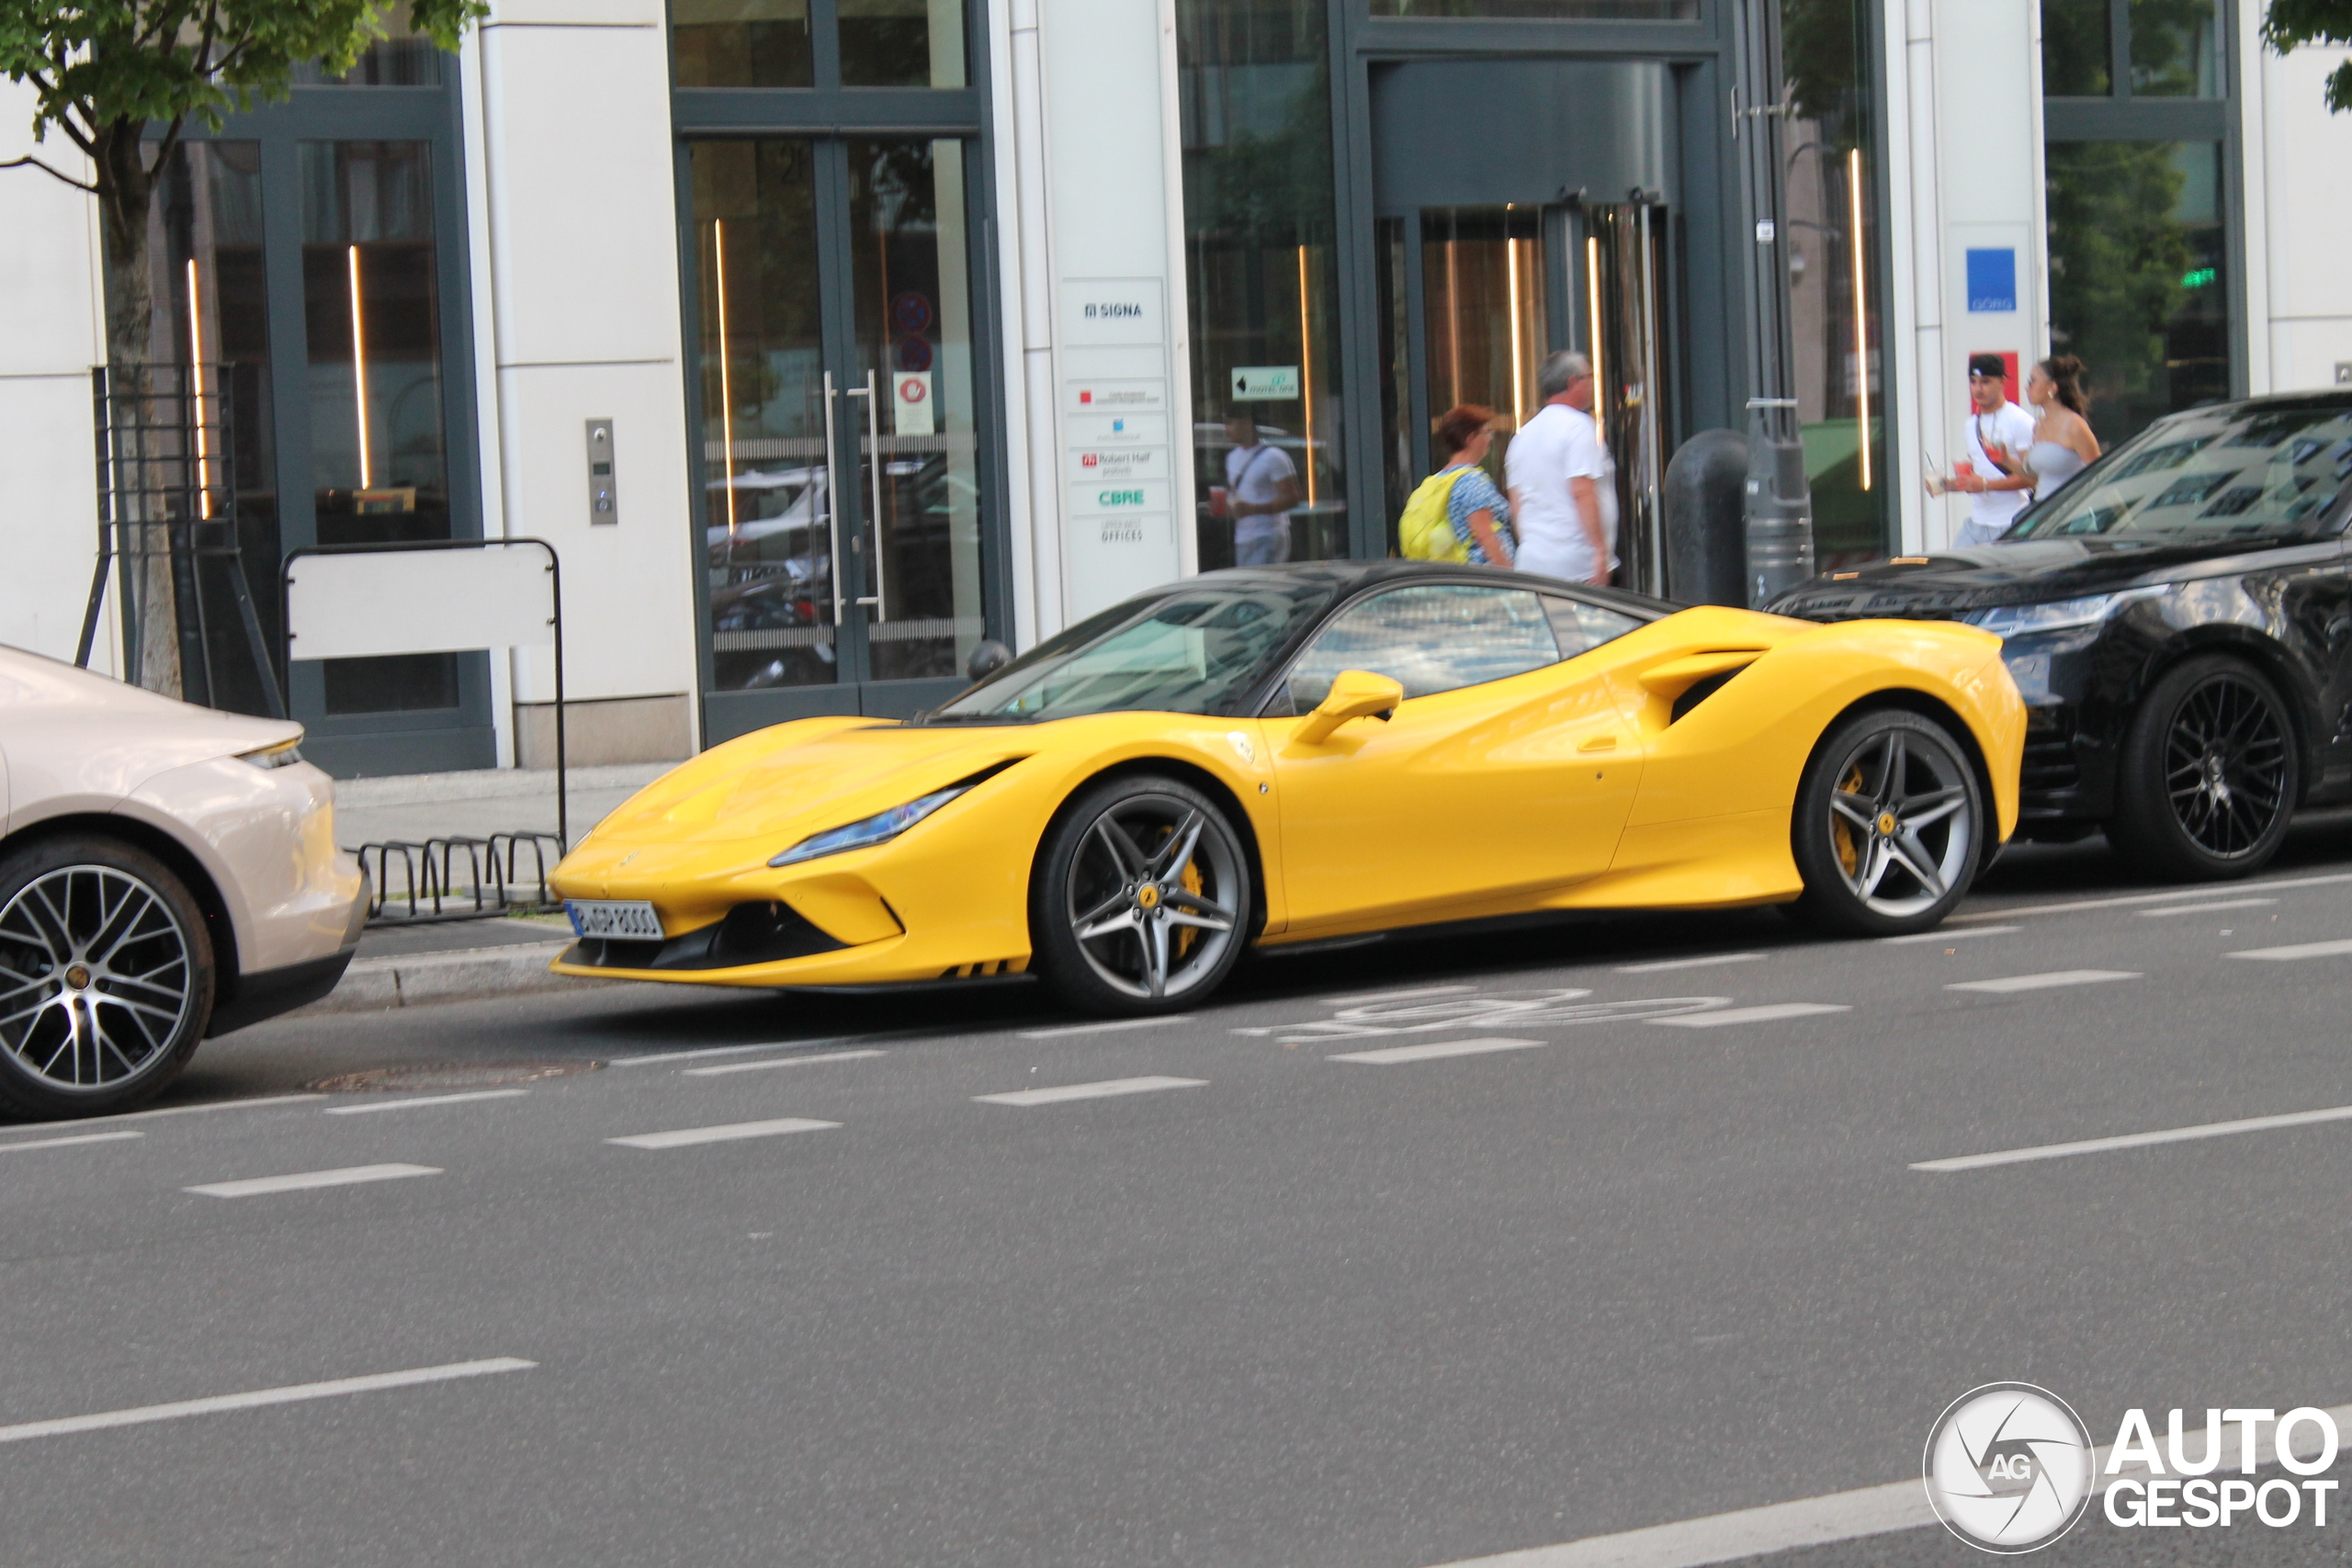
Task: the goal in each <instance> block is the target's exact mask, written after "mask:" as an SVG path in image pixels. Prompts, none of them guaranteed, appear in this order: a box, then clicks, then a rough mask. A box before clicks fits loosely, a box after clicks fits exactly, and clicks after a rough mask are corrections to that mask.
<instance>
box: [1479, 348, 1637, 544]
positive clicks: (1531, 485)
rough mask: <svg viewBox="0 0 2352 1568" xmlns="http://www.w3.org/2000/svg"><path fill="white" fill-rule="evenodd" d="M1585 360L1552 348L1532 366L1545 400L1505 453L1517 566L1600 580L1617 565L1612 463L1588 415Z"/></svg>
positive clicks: (1589, 403) (1589, 366)
mask: <svg viewBox="0 0 2352 1568" xmlns="http://www.w3.org/2000/svg"><path fill="white" fill-rule="evenodd" d="M1592 393H1593V387H1592V361H1591V360H1589V359H1587V358H1586V357H1585V356H1584V355H1581V354H1555V355H1552V357H1550V358H1549V359H1546V360H1545V361H1544V367H1543V369H1542V370H1540V371H1538V372H1537V373H1536V378H1535V394H1536V396H1538V397H1540V398H1542V399H1543V400H1544V406H1543V408H1542V409H1540V410H1538V411H1537V412H1536V415H1535V417H1534V418H1533V419H1531V420H1529V421H1528V422H1527V423H1525V424H1524V425H1521V427H1520V431H1519V434H1516V435H1514V436H1512V437H1511V439H1510V454H1509V456H1508V457H1507V458H1506V459H1505V462H1506V466H1507V468H1508V469H1509V473H1510V513H1511V523H1512V525H1513V526H1514V527H1515V528H1516V529H1517V530H1518V533H1519V562H1518V565H1519V570H1521V571H1532V572H1540V573H1542V574H1543V575H1544V576H1545V577H1558V578H1565V579H1566V580H1567V581H1570V582H1589V583H1594V584H1597V585H1605V584H1606V583H1607V582H1608V581H1609V575H1610V573H1611V572H1612V571H1614V570H1616V567H1617V465H1616V464H1615V462H1613V461H1612V460H1611V458H1610V456H1609V447H1608V446H1607V445H1606V444H1605V443H1604V442H1603V441H1602V440H1601V438H1600V424H1599V423H1598V422H1596V421H1595V420H1594V419H1593V417H1592Z"/></svg>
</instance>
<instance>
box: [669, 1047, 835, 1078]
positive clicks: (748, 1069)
mask: <svg viewBox="0 0 2352 1568" xmlns="http://www.w3.org/2000/svg"><path fill="white" fill-rule="evenodd" d="M879 1055H882V1053H881V1052H879V1051H828V1052H825V1053H824V1054H823V1055H818V1056H801V1055H791V1056H771V1057H770V1058H768V1059H767V1060H766V1061H764V1062H722V1063H720V1064H719V1065H718V1066H715V1067H681V1068H679V1069H678V1076H679V1077H682V1078H716V1077H725V1076H726V1075H727V1074H729V1073H763V1072H766V1071H767V1070H768V1069H769V1068H770V1067H797V1066H800V1065H801V1064H803V1063H804V1062H858V1061H863V1060H865V1058H866V1057H868V1056H879Z"/></svg>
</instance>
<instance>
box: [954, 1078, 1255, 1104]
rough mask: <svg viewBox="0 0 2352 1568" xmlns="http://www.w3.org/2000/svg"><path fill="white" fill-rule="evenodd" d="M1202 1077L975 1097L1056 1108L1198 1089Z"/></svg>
mask: <svg viewBox="0 0 2352 1568" xmlns="http://www.w3.org/2000/svg"><path fill="white" fill-rule="evenodd" d="M1207 1081H1208V1080H1207V1079H1205V1078H1111V1079H1108V1080H1107V1081H1105V1082H1103V1083H1074V1084H1065V1085H1063V1086H1062V1087H1061V1088H1060V1089H1023V1090H1021V1091H1020V1092H1018V1093H1016V1094H976V1095H974V1096H973V1097H972V1098H973V1099H974V1100H978V1101H979V1102H980V1103H981V1104H982V1105H1056V1104H1059V1103H1060V1102H1061V1101H1063V1100H1107V1099H1109V1098H1110V1097H1111V1096H1113V1095H1114V1094H1149V1093H1150V1092H1152V1090H1154V1089H1200V1088H1202V1087H1203V1086H1204V1084H1206V1082H1207Z"/></svg>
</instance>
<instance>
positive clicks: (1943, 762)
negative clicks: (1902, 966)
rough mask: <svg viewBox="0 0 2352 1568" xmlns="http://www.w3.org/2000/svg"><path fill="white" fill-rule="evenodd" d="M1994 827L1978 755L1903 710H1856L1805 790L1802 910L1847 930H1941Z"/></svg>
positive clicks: (1801, 801) (1800, 826)
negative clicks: (1975, 762)
mask: <svg viewBox="0 0 2352 1568" xmlns="http://www.w3.org/2000/svg"><path fill="white" fill-rule="evenodd" d="M1890 775H1892V776H1891V777H1890ZM1989 822H1990V819H1989V817H1988V814H1987V813H1986V811H1985V791H1984V787H1983V785H1982V784H1980V783H1979V781H1978V779H1977V776H1976V769H1975V767H1974V766H1973V764H1972V763H1971V761H1969V753H1968V750H1967V748H1966V747H1965V746H1964V745H1963V744H1962V742H1961V741H1960V740H1959V739H1957V738H1956V737H1954V736H1953V735H1952V734H1951V731H1950V730H1948V729H1947V728H1945V727H1944V726H1943V725H1941V724H1939V723H1937V722H1936V721H1935V720H1933V719H1929V718H1926V717H1923V716H1920V715H1918V714H1916V713H1913V712H1910V711H1909V710H1908V709H1904V708H1871V709H1866V710H1864V711H1863V712H1860V713H1858V714H1852V715H1849V716H1847V717H1846V718H1844V719H1841V720H1840V721H1838V723H1837V724H1836V725H1834V726H1832V727H1831V728H1830V730H1829V732H1828V734H1826V735H1825V736H1823V737H1822V739H1821V743H1820V744H1819V745H1818V746H1816V747H1815V748H1814V752H1813V759H1812V761H1809V762H1807V763H1806V764H1805V771H1804V778H1803V779H1802V780H1801V781H1800V782H1799V783H1798V785H1797V804H1796V816H1795V818H1794V820H1793V821H1792V823H1791V825H1790V834H1789V837H1790V843H1791V847H1792V849H1793V850H1794V851H1795V853H1796V862H1797V872H1798V874H1800V875H1801V876H1803V877H1804V895H1803V897H1800V898H1798V900H1797V902H1796V907H1795V910H1794V912H1795V913H1796V915H1797V916H1798V917H1799V919H1803V920H1804V922H1805V923H1806V924H1808V925H1810V926H1813V927H1814V928H1815V929H1816V930H1819V931H1826V932H1828V933H1830V934H1832V935H1837V936H1864V937H1884V936H1908V935H1910V934H1912V933H1913V932H1916V931H1928V930H1932V929H1933V928H1934V927H1935V926H1937V925H1938V924H1939V923H1940V922H1941V921H1942V920H1943V919H1944V917H1945V916H1946V915H1949V914H1950V913H1951V911H1952V909H1953V908H1954V907H1955V906H1956V905H1958V904H1959V902H1960V901H1961V900H1962V898H1964V897H1967V896H1968V889H1969V886H1970V884H1972V883H1973V881H1974V880H1975V878H1976V873H1977V871H1978V870H1979V869H1980V867H1981V866H1982V865H1983V863H1984V861H1985V840H1987V838H1988V837H1989V836H1990V834H1989ZM1890 825H1891V826H1890Z"/></svg>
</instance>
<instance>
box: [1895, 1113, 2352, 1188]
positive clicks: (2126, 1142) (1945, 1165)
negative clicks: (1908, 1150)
mask: <svg viewBox="0 0 2352 1568" xmlns="http://www.w3.org/2000/svg"><path fill="white" fill-rule="evenodd" d="M2316 1122H2352V1105H2339V1106H2336V1107H2335V1108H2334V1109H2333V1110H2329V1111H2290V1112H2289V1113H2288V1114H2286V1115H2284V1116H2249V1117H2247V1118H2246V1119H2245V1121H2243V1122H2206V1123H2205V1124H2204V1125H2202V1126H2198V1127H2170V1128H2166V1129H2165V1131H2163V1132H2161V1133H2127V1134H2123V1135H2122V1136H2121V1137H2116V1138H2085V1139H2084V1140H2082V1141H2081V1142H2080V1143H2074V1144H2042V1145H2038V1146H2036V1147H2034V1148H2030V1149H2003V1150H2001V1151H2000V1152H1999V1153H1997V1154H1989V1155H1962V1156H1959V1157H1958V1158H1956V1159H1931V1160H1922V1161H1921V1162H1920V1163H1918V1164H1917V1165H1915V1166H1913V1167H1912V1169H1914V1170H1932V1171H1937V1172H1949V1171H1955V1170H1982V1169H1983V1168H1985V1167H1986V1166H1993V1165H2023V1164H2025V1163H2026V1162H2027V1161H2029V1160H2037V1159H2064V1157H2065V1156H2068V1155H2095V1154H2102V1153H2105V1152H2106V1151H2107V1150H2109V1149H2137V1148H2144V1147H2146V1146H2147V1145H2150V1144H2186V1143H2190V1142H2193V1141H2195V1140H2196V1139H2199V1138H2227V1137H2230V1136H2233V1134H2239V1133H2269V1132H2275V1131H2276V1130H2278V1128H2281V1127H2309V1126H2311V1125H2312V1124H2314V1123H2316Z"/></svg>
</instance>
